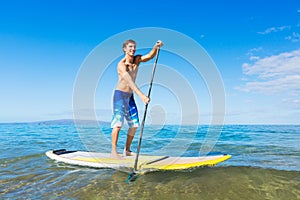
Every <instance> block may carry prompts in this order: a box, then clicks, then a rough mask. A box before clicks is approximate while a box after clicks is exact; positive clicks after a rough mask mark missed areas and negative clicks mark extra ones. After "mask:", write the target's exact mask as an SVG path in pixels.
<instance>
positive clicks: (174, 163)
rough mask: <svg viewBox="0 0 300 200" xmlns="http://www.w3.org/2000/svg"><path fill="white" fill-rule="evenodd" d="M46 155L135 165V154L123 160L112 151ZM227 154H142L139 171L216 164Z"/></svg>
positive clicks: (123, 166)
mask: <svg viewBox="0 0 300 200" xmlns="http://www.w3.org/2000/svg"><path fill="white" fill-rule="evenodd" d="M46 155H47V156H48V157H49V158H51V159H53V160H57V161H60V162H63V163H67V164H71V165H79V166H87V167H93V168H112V169H119V170H121V171H128V170H130V169H132V168H133V167H134V162H135V156H124V157H123V159H122V160H117V159H114V158H111V157H110V153H98V152H86V151H68V150H65V149H61V150H53V151H47V152H46ZM230 157H231V156H230V155H227V154H221V155H213V156H201V157H170V156H151V155H140V156H139V162H138V168H137V169H138V171H156V170H184V169H190V168H196V167H201V166H214V165H216V164H218V163H220V162H223V161H225V160H227V159H229V158H230Z"/></svg>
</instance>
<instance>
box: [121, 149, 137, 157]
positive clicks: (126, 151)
mask: <svg viewBox="0 0 300 200" xmlns="http://www.w3.org/2000/svg"><path fill="white" fill-rule="evenodd" d="M123 156H135V153H133V152H132V151H130V150H129V151H128V150H126V149H124V152H123Z"/></svg>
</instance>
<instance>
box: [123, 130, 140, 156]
mask: <svg viewBox="0 0 300 200" xmlns="http://www.w3.org/2000/svg"><path fill="white" fill-rule="evenodd" d="M136 129H137V127H132V128H129V129H128V133H127V140H126V146H125V153H126V156H131V155H132V153H131V150H130V146H131V143H132V140H133V138H134V135H135V132H136Z"/></svg>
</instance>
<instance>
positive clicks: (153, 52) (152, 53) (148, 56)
mask: <svg viewBox="0 0 300 200" xmlns="http://www.w3.org/2000/svg"><path fill="white" fill-rule="evenodd" d="M161 46H163V43H162V41H160V40H158V41H157V42H156V44H155V45H154V47H153V49H152V50H151V51H150V52H149V53H148V54H146V55H143V56H141V57H140V62H147V61H148V60H151V59H152V58H153V57H154V56H155V55H156V52H157V51H158V48H160V47H161Z"/></svg>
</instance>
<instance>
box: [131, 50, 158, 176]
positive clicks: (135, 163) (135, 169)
mask: <svg viewBox="0 0 300 200" xmlns="http://www.w3.org/2000/svg"><path fill="white" fill-rule="evenodd" d="M159 50H160V47H158V49H157V51H156V57H155V61H154V66H153V70H152V76H151V80H150V85H149V90H148V98H149V99H150V94H151V89H152V84H153V79H154V74H155V69H156V64H157V60H158V55H159ZM147 109H148V104H146V105H145V111H144V116H143V121H142V126H141V130H140V139H139V143H138V148H137V152H136V157H135V161H134V172H135V171H137V164H138V160H139V155H140V150H141V144H142V137H143V131H144V126H145V121H146V116H147Z"/></svg>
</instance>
